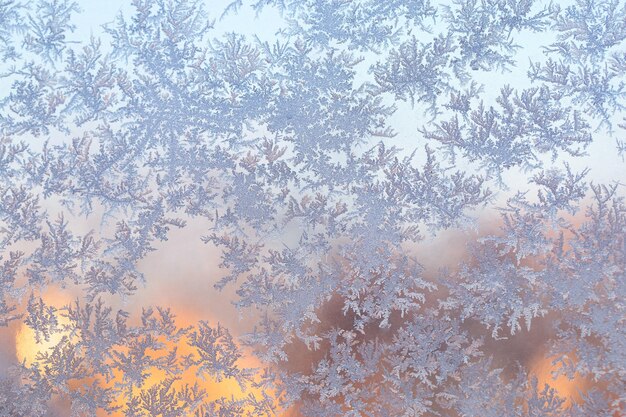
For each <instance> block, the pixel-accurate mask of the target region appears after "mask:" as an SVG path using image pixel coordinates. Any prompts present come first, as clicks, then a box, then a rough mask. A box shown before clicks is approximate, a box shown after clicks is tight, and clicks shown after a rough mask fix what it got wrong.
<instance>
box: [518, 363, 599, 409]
mask: <svg viewBox="0 0 626 417" xmlns="http://www.w3.org/2000/svg"><path fill="white" fill-rule="evenodd" d="M570 359H571V358H570ZM553 360H554V358H552V357H546V356H543V355H541V356H540V357H538V358H537V359H536V360H534V361H533V362H532V365H531V369H530V376H531V377H533V376H534V377H536V378H537V382H538V385H537V387H538V389H542V388H543V387H544V385H545V384H548V385H549V386H550V387H551V388H554V389H555V390H556V392H557V394H558V395H559V397H562V398H564V399H565V403H563V407H564V408H569V407H570V406H571V405H572V403H573V402H575V403H579V402H581V400H582V398H581V394H584V393H585V392H586V391H587V390H588V389H589V387H590V381H589V380H588V379H586V378H584V377H582V376H581V375H579V374H578V373H576V374H575V375H574V378H573V379H569V378H568V377H567V376H566V375H558V377H557V378H554V377H553V375H552V374H553V372H555V371H558V370H559V368H560V365H559V364H554V365H553V364H552V362H553ZM572 360H575V359H572Z"/></svg>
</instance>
